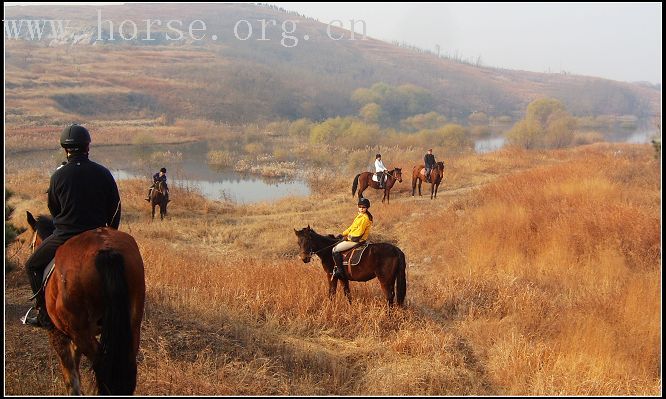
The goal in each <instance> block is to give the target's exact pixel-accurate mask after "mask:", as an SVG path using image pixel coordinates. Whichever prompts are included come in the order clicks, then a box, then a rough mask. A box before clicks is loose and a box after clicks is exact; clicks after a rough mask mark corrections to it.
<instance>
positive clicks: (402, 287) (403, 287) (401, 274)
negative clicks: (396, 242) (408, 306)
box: [396, 249, 407, 306]
mask: <svg viewBox="0 0 666 399" xmlns="http://www.w3.org/2000/svg"><path fill="white" fill-rule="evenodd" d="M406 270H407V261H405V254H404V252H402V251H401V250H400V249H398V276H397V281H396V286H397V287H396V288H397V290H396V291H397V293H396V294H397V296H398V298H397V300H398V305H400V306H402V305H403V304H404V302H405V295H406V294H407V276H406V275H405V273H406Z"/></svg>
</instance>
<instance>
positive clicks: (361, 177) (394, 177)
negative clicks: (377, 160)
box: [352, 168, 402, 204]
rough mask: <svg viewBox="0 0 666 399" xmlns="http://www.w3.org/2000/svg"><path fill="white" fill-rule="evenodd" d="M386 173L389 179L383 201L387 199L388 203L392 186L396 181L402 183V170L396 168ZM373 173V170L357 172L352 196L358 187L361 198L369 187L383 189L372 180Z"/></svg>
mask: <svg viewBox="0 0 666 399" xmlns="http://www.w3.org/2000/svg"><path fill="white" fill-rule="evenodd" d="M385 173H386V176H387V179H386V185H385V186H384V196H383V197H382V203H384V200H386V203H387V204H388V203H389V202H390V198H391V187H393V185H394V184H395V182H396V181H398V182H400V183H402V170H401V169H400V168H395V169H393V170H391V171H386V172H385ZM372 175H374V173H372V172H363V173H359V174H357V175H356V177H354V184H353V185H352V196H353V195H354V194H355V193H356V188H357V187H358V198H359V199H360V198H361V197H363V194H362V193H363V191H364V190H365V189H366V188H368V187H372V188H374V189H377V190H381V189H380V188H379V183H378V182H376V181H374V180H372Z"/></svg>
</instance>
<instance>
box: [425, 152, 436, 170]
mask: <svg viewBox="0 0 666 399" xmlns="http://www.w3.org/2000/svg"><path fill="white" fill-rule="evenodd" d="M423 161H424V162H425V166H426V167H430V168H432V167H434V166H435V156H434V155H433V154H426V155H425V157H423Z"/></svg>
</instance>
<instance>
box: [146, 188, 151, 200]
mask: <svg viewBox="0 0 666 399" xmlns="http://www.w3.org/2000/svg"><path fill="white" fill-rule="evenodd" d="M152 192H153V189H152V188H151V189H150V190H148V196H147V197H146V198H145V200H146V201H148V202H150V194H152Z"/></svg>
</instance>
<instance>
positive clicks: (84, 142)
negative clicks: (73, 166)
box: [60, 123, 90, 150]
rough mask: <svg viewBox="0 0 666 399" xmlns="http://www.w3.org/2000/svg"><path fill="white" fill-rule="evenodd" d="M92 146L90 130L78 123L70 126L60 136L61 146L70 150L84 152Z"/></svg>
mask: <svg viewBox="0 0 666 399" xmlns="http://www.w3.org/2000/svg"><path fill="white" fill-rule="evenodd" d="M89 144H90V133H88V129H86V128H85V127H83V126H81V125H77V124H76V123H74V124H72V125H69V126H67V127H66V128H65V130H63V131H62V134H61V135H60V145H61V146H62V147H63V148H67V149H70V150H82V149H84V148H87V147H88V145H89Z"/></svg>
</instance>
